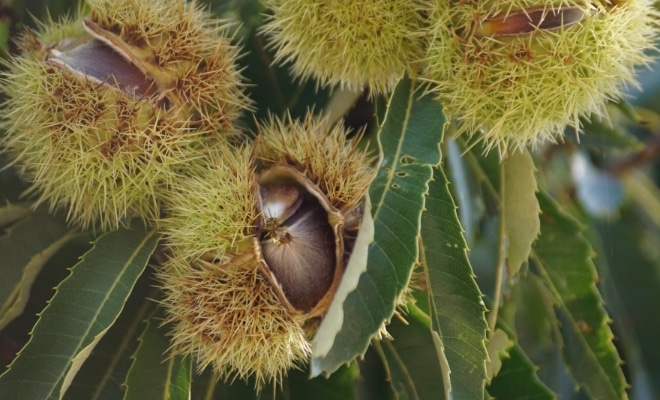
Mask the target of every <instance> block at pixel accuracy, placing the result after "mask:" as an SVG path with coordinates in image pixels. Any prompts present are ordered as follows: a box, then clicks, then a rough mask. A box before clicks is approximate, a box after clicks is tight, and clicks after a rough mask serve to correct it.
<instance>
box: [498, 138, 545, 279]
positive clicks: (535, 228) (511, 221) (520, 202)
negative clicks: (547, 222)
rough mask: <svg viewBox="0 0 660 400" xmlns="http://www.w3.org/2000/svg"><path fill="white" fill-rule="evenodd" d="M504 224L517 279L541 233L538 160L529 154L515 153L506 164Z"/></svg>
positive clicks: (510, 264) (512, 271)
mask: <svg viewBox="0 0 660 400" xmlns="http://www.w3.org/2000/svg"><path fill="white" fill-rule="evenodd" d="M502 168H503V174H502V175H503V182H502V214H503V216H502V222H503V224H504V232H505V235H506V239H507V244H508V245H507V260H508V263H507V264H508V272H509V274H510V275H515V274H517V273H518V271H520V267H521V266H522V264H523V263H524V262H525V261H526V260H527V258H528V257H529V253H530V251H531V248H532V243H533V242H534V240H535V239H536V237H537V236H538V234H539V230H540V222H539V212H540V208H539V202H538V200H537V199H536V191H537V186H536V178H535V177H534V171H535V170H536V168H535V167H534V160H533V159H532V156H531V154H529V151H527V150H525V151H524V152H522V153H520V152H515V153H514V154H512V155H510V156H509V157H508V158H507V159H506V160H505V161H504V162H503V163H502Z"/></svg>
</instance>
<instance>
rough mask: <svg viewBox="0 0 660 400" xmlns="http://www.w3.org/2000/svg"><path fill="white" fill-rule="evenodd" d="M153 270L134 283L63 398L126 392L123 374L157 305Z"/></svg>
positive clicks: (98, 398) (97, 399) (93, 399)
mask: <svg viewBox="0 0 660 400" xmlns="http://www.w3.org/2000/svg"><path fill="white" fill-rule="evenodd" d="M151 272H152V270H151V269H147V270H145V273H143V274H142V276H140V278H139V279H138V281H137V282H136V283H135V286H134V287H133V290H131V295H130V296H129V298H128V300H127V301H126V303H125V304H124V309H123V310H122V312H121V314H120V315H119V318H117V320H116V321H115V322H114V323H113V324H112V327H110V329H108V332H107V333H106V334H105V335H104V336H103V338H102V339H101V340H100V341H99V344H98V345H97V346H96V347H94V351H92V354H91V355H90V357H89V358H87V360H86V361H85V365H84V367H83V368H81V369H80V371H79V372H78V373H77V374H76V377H75V378H74V380H73V382H71V386H70V387H69V389H68V390H67V391H66V394H65V396H64V399H66V400H78V399H85V400H102V399H120V398H123V397H124V395H125V393H126V384H125V382H126V377H127V376H128V371H129V370H130V368H131V365H132V363H133V360H132V358H131V357H132V356H133V355H134V354H135V352H136V351H137V347H138V345H139V341H138V339H139V337H140V335H141V334H142V332H143V331H144V321H145V320H147V319H148V318H149V315H150V314H151V312H152V311H153V309H154V308H156V303H155V302H154V301H153V300H151V299H153V298H155V297H157V290H156V289H155V288H153V287H152V285H153V282H154V281H153V279H154V278H153V276H151V275H152V274H151Z"/></svg>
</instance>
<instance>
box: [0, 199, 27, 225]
mask: <svg viewBox="0 0 660 400" xmlns="http://www.w3.org/2000/svg"><path fill="white" fill-rule="evenodd" d="M31 213H32V211H31V210H30V207H29V206H28V205H27V204H15V203H8V204H6V205H5V206H4V207H1V208H0V227H4V226H7V225H9V224H12V223H14V222H16V221H18V220H19V219H21V218H23V217H27V216H28V215H29V214H31Z"/></svg>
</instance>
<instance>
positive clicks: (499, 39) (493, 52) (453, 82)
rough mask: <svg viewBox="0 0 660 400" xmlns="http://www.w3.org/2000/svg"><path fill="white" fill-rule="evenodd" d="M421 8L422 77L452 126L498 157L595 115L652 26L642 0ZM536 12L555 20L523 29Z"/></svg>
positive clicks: (644, 60) (629, 76) (640, 56)
mask: <svg viewBox="0 0 660 400" xmlns="http://www.w3.org/2000/svg"><path fill="white" fill-rule="evenodd" d="M429 12H430V15H431V19H432V21H433V23H432V29H431V34H430V35H429V38H430V42H429V49H428V57H427V67H426V76H427V77H428V78H429V79H430V80H432V81H434V82H435V83H436V85H437V86H436V87H435V90H436V94H437V97H438V99H439V100H440V101H441V102H442V103H443V106H444V111H445V113H446V114H447V116H448V117H450V118H452V119H454V120H455V121H457V123H458V133H459V134H460V133H467V134H469V135H473V136H474V137H476V138H478V139H479V140H483V142H484V144H485V146H486V149H488V150H490V149H492V148H496V149H498V151H499V152H500V155H501V156H502V157H504V156H506V154H507V153H508V152H509V151H515V150H519V149H522V148H524V147H525V146H527V145H531V146H536V145H539V144H541V143H544V142H555V141H557V140H561V138H562V135H563V132H564V129H565V127H566V126H567V125H568V126H571V127H574V128H576V129H579V126H580V118H582V117H588V116H589V115H591V114H595V115H600V116H604V115H605V109H604V106H605V103H606V102H607V101H608V100H610V99H617V98H620V97H622V96H623V95H624V91H625V88H626V87H627V86H630V85H636V82H635V79H634V73H635V69H636V68H637V67H639V66H643V65H646V64H648V63H649V61H650V60H651V57H650V55H649V54H650V53H649V50H653V49H655V45H654V41H655V38H656V35H657V28H658V24H657V17H658V14H657V12H656V11H654V10H653V8H652V7H651V3H650V2H648V1H647V0H625V1H620V2H614V3H610V2H606V1H587V0H573V1H560V2H556V1H551V0H544V1H541V2H531V1H522V0H511V1H467V2H447V1H439V0H438V1H435V2H433V6H432V9H431V10H430V11H429ZM553 13H554V14H553ZM541 15H544V16H546V17H547V16H549V15H557V16H558V17H557V18H556V19H555V21H554V22H552V23H548V22H547V21H546V22H545V24H544V25H545V26H544V28H543V29H531V30H530V29H529V22H527V21H529V20H528V19H531V20H532V21H534V19H535V18H536V21H534V22H533V23H534V24H535V25H537V26H538V24H539V23H540V22H541V21H542V19H541V18H540V16H541ZM507 18H508V20H507ZM516 18H517V19H518V20H520V21H518V23H515V20H516ZM517 33H518V34H517ZM651 53H652V52H651Z"/></svg>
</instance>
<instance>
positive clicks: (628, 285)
mask: <svg viewBox="0 0 660 400" xmlns="http://www.w3.org/2000/svg"><path fill="white" fill-rule="evenodd" d="M631 211H632V210H626V211H624V214H623V215H622V218H621V219H619V220H618V221H611V220H610V221H607V222H605V221H602V222H601V221H599V222H598V231H599V232H600V236H601V237H602V245H601V248H603V249H607V250H606V251H602V252H600V253H599V254H600V255H601V256H602V257H603V258H604V259H606V260H607V265H608V266H609V269H608V271H609V274H610V276H609V279H608V281H607V282H606V283H607V284H609V285H611V286H613V287H614V290H611V291H609V292H607V291H605V292H604V293H606V294H608V295H609V296H606V297H605V299H606V300H608V304H609V305H610V306H611V305H612V304H615V305H618V307H615V309H618V311H619V315H618V318H617V319H616V320H615V323H617V324H618V327H619V330H617V332H618V336H620V338H621V339H623V340H621V341H620V342H619V343H623V348H624V352H625V354H626V355H627V357H626V365H627V366H628V368H629V369H628V371H632V373H633V374H631V375H632V377H633V378H634V377H635V376H637V377H638V379H639V377H642V376H643V374H642V371H641V370H639V369H638V370H636V369H635V365H634V364H635V363H633V361H634V359H635V358H637V359H638V360H639V364H638V365H639V366H640V369H644V370H645V374H644V375H646V376H647V377H660V346H658V337H660V318H658V307H657V305H659V304H660V274H658V271H660V258H659V257H658V253H657V251H658V249H660V232H659V231H658V230H657V228H656V227H648V225H647V227H648V228H650V230H652V231H653V232H654V234H649V232H645V231H644V224H639V219H638V216H637V215H635V214H634V213H633V212H631ZM649 225H651V224H649ZM599 267H600V265H599ZM608 297H609V298H608ZM629 376H630V375H629ZM642 379H643V378H642ZM642 379H639V380H642ZM635 383H636V382H635V381H632V379H631V384H632V390H633V393H634V392H635V391H642V390H643V388H642V387H641V385H640V386H636V385H635ZM649 384H650V386H651V389H649V391H652V394H650V395H649V397H650V398H656V399H657V398H660V379H650V382H649ZM638 393H639V392H638ZM641 397H642V396H641V395H640V396H639V397H638V398H641Z"/></svg>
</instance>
